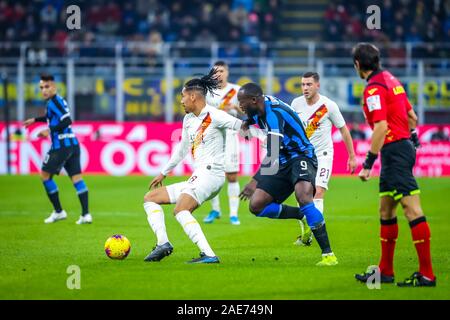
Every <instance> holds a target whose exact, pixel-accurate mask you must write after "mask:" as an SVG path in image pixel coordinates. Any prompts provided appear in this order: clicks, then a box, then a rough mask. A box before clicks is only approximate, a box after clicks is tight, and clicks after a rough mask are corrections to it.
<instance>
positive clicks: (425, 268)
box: [409, 217, 435, 280]
mask: <svg viewBox="0 0 450 320" xmlns="http://www.w3.org/2000/svg"><path fill="white" fill-rule="evenodd" d="M409 226H410V227H411V233H412V239H413V243H414V245H415V246H416V250H417V255H418V257H419V267H420V269H419V272H420V273H421V274H422V275H423V276H425V277H427V278H428V279H430V280H434V278H435V277H434V274H433V268H432V265H431V253H430V240H431V232H430V227H429V226H428V223H427V221H426V219H425V217H420V218H417V219H416V220H413V221H411V222H410V223H409Z"/></svg>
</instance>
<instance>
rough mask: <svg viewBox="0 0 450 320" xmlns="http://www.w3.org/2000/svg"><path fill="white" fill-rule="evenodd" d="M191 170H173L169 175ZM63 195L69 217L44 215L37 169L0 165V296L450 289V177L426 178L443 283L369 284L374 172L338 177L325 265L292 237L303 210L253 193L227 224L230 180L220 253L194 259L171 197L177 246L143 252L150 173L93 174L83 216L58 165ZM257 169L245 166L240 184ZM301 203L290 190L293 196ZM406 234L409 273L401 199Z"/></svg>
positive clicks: (448, 293)
mask: <svg viewBox="0 0 450 320" xmlns="http://www.w3.org/2000/svg"><path fill="white" fill-rule="evenodd" d="M181 179H182V178H169V179H166V181H165V182H166V183H169V182H174V181H180V180H181ZM55 180H56V182H57V184H58V186H59V189H60V196H61V202H62V204H63V207H64V209H65V210H66V211H67V212H68V214H69V217H68V219H67V220H66V221H62V222H58V223H55V224H52V225H45V224H44V223H43V220H44V218H46V217H47V215H48V214H49V212H50V211H51V210H50V204H49V202H48V200H47V197H46V195H45V192H44V189H43V187H42V185H41V183H40V181H39V178H38V176H0V222H1V223H0V234H1V241H0V269H1V273H2V275H1V277H0V299H449V298H450V284H449V275H450V241H449V240H450V232H449V231H450V229H449V226H450V210H449V206H448V202H447V201H448V199H447V197H448V196H449V194H450V179H448V178H439V179H437V178H436V179H419V184H420V186H421V189H422V204H423V208H424V210H425V212H426V214H427V217H428V221H429V223H430V227H431V231H432V254H433V262H434V269H435V273H436V275H437V284H438V285H437V287H436V288H397V287H395V286H394V285H382V286H381V289H380V290H376V289H375V290H369V289H368V288H367V287H366V286H364V285H362V284H359V283H357V282H356V281H355V280H354V278H353V274H354V273H355V272H360V271H363V270H365V268H366V267H367V266H368V265H371V264H377V263H378V258H379V250H380V249H379V235H378V234H379V222H378V213H377V208H378V198H377V194H378V192H377V180H376V179H372V180H371V181H370V182H369V183H366V184H363V183H361V182H360V181H358V179H357V178H356V177H353V178H340V177H334V178H333V179H332V180H331V184H330V191H329V193H328V194H327V198H326V201H325V218H326V221H327V228H328V231H329V234H330V239H331V244H332V247H333V250H334V252H335V253H336V255H337V257H338V259H339V265H337V266H335V267H328V268H323V267H322V268H320V267H316V266H315V263H316V262H317V261H318V260H319V258H320V251H319V248H318V246H317V243H316V242H314V244H313V246H312V247H309V248H304V247H297V246H294V245H293V241H294V240H295V238H296V236H297V235H298V232H299V226H298V223H297V222H296V221H293V220H289V221H277V220H269V219H260V218H256V217H254V216H253V215H251V214H250V213H249V211H248V207H247V206H248V204H247V203H242V202H241V206H240V218H241V222H242V224H241V225H240V226H232V225H230V224H229V220H228V215H227V214H226V212H227V211H226V209H227V207H228V204H227V199H226V197H225V195H226V188H223V189H222V191H221V202H222V208H223V211H224V214H223V216H222V219H221V220H219V221H216V222H215V223H214V224H212V225H205V224H203V223H202V224H201V225H202V228H203V231H204V232H205V234H206V236H207V238H208V240H209V242H210V244H211V246H212V247H213V249H214V250H215V252H216V254H217V255H218V256H219V257H220V259H221V264H219V265H188V264H186V263H185V262H186V261H187V260H189V259H191V258H192V257H196V256H197V255H198V249H197V247H196V246H195V245H194V244H192V243H191V242H190V240H189V239H188V238H187V236H186V235H185V234H184V232H183V230H182V229H181V227H180V226H179V224H178V223H177V222H176V220H175V219H174V217H173V216H172V209H173V206H165V207H164V210H165V214H166V224H167V230H168V234H169V238H170V240H171V242H172V243H173V245H174V247H175V251H174V253H173V254H172V255H171V256H170V257H168V258H166V259H164V260H163V261H161V262H159V263H144V262H143V258H144V257H145V256H146V254H147V253H148V252H149V251H150V250H151V249H152V247H153V245H154V243H155V239H154V235H153V233H152V231H151V230H150V228H149V226H148V223H147V220H146V216H145V213H144V210H143V208H142V198H143V195H144V193H145V191H146V189H147V186H148V182H149V181H150V178H149V177H108V176H86V177H85V180H86V182H87V185H88V187H89V190H90V200H91V202H90V204H91V213H92V215H93V217H94V223H93V224H92V225H82V226H78V225H75V221H76V219H77V218H78V216H79V211H80V207H79V202H78V198H77V197H76V194H75V191H74V188H73V186H72V185H71V183H70V181H69V179H68V178H67V177H57V178H56V179H55ZM247 180H248V178H245V177H243V178H241V185H243V184H244V183H245V182H246V181H247ZM289 202H290V203H291V204H294V201H293V199H292V198H291V199H290V200H289ZM209 209H210V205H209V204H208V203H206V204H204V205H203V206H202V207H201V208H200V209H198V210H197V211H196V212H195V216H196V217H197V219H198V220H199V221H201V220H202V219H203V217H204V216H205V215H206V214H207V213H208V211H209ZM399 217H400V218H399V228H400V235H399V240H398V242H397V250H396V253H395V272H396V277H397V279H398V280H403V278H404V277H407V276H409V275H410V274H411V273H412V272H413V271H416V269H417V257H416V252H415V249H414V247H413V244H412V241H411V234H410V230H409V227H408V225H407V222H406V220H405V218H404V217H403V214H402V212H401V211H399ZM115 233H121V234H124V235H126V236H127V237H128V238H129V239H130V241H131V244H132V249H131V253H130V255H129V257H128V258H127V259H125V260H123V261H114V260H110V259H109V258H107V257H106V255H105V253H104V250H103V246H104V243H105V240H106V239H107V238H108V237H109V236H111V235H112V234H115ZM70 265H78V266H79V267H80V270H81V289H80V290H69V289H68V288H67V286H66V281H67V278H68V277H69V274H67V272H66V271H67V268H68V266H70Z"/></svg>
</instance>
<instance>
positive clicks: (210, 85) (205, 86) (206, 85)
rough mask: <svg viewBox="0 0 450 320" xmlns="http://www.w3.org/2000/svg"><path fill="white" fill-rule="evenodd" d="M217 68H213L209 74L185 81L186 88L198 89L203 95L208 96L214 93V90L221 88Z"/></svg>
mask: <svg viewBox="0 0 450 320" xmlns="http://www.w3.org/2000/svg"><path fill="white" fill-rule="evenodd" d="M216 73H217V70H216V69H214V68H212V69H211V70H210V71H209V73H208V74H206V75H204V76H202V77H200V78H194V79H191V80H189V81H188V82H186V83H185V85H184V89H185V90H197V91H200V93H201V94H202V95H203V96H206V95H207V94H208V92H209V93H211V94H212V95H214V94H215V93H214V91H215V90H217V89H219V88H220V82H219V80H218V79H217V75H216Z"/></svg>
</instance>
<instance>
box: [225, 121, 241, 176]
mask: <svg viewBox="0 0 450 320" xmlns="http://www.w3.org/2000/svg"><path fill="white" fill-rule="evenodd" d="M225 172H226V173H234V172H239V138H238V132H237V131H235V130H230V129H228V130H227V133H226V138H225Z"/></svg>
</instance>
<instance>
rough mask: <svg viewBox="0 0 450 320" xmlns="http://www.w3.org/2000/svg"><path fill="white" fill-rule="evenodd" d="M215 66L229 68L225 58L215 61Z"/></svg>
mask: <svg viewBox="0 0 450 320" xmlns="http://www.w3.org/2000/svg"><path fill="white" fill-rule="evenodd" d="M214 67H224V68H227V69H228V63H226V62H225V61H223V60H218V61H216V62H214Z"/></svg>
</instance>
